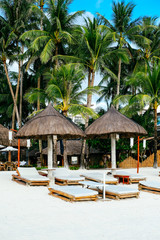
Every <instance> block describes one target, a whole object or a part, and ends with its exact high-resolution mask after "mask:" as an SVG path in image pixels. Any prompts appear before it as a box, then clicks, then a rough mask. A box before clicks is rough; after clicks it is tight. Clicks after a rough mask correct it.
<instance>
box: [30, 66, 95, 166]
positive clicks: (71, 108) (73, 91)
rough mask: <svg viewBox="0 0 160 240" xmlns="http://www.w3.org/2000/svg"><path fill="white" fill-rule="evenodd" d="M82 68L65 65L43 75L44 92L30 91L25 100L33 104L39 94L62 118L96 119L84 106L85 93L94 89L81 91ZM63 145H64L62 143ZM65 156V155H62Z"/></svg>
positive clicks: (91, 111)
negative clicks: (51, 103) (80, 117)
mask: <svg viewBox="0 0 160 240" xmlns="http://www.w3.org/2000/svg"><path fill="white" fill-rule="evenodd" d="M84 77H85V75H84V71H83V68H82V67H80V66H79V65H78V64H73V63H72V64H66V65H62V66H60V67H59V68H58V69H53V70H52V71H50V72H47V73H46V74H45V79H46V80H49V82H48V86H47V88H46V91H45V92H44V91H43V90H41V91H39V90H38V89H31V91H29V92H28V93H27V94H26V99H27V100H28V101H29V102H34V101H35V100H36V99H37V94H39V96H40V99H41V100H43V101H44V102H45V101H46V100H48V101H52V102H53V103H54V106H55V108H57V109H58V110H60V111H61V112H62V114H63V115H64V116H66V117H67V116H69V115H68V114H71V115H72V116H75V115H77V114H80V115H81V116H82V117H83V118H86V117H87V116H88V115H90V116H92V117H94V118H95V117H97V115H96V114H95V113H94V111H93V110H92V109H90V108H88V107H86V106H84V102H85V98H84V97H85V95H86V94H87V92H90V93H91V92H95V91H96V89H95V88H90V89H88V88H87V89H84V90H81V89H82V82H83V80H84ZM64 144H65V143H64ZM64 156H66V154H64ZM64 165H65V166H66V167H67V166H68V163H67V159H66V158H64Z"/></svg>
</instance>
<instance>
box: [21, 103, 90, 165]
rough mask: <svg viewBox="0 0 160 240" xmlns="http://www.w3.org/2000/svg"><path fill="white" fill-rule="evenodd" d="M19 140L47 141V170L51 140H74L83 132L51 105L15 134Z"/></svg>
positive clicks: (50, 154) (51, 153) (82, 135)
mask: <svg viewBox="0 0 160 240" xmlns="http://www.w3.org/2000/svg"><path fill="white" fill-rule="evenodd" d="M17 136H18V137H20V138H35V139H44V140H48V168H49V169H51V168H52V167H53V163H52V155H53V147H52V141H53V139H56V138H58V139H74V138H81V137H84V136H85V134H84V132H83V131H82V130H81V129H80V128H79V127H77V125H75V124H74V123H73V122H71V121H69V120H68V119H67V118H66V117H64V116H63V115H62V114H60V113H59V112H58V111H56V110H55V109H54V108H53V107H52V106H51V104H49V105H48V107H47V108H46V109H45V110H43V111H42V112H40V113H39V114H37V115H36V116H35V117H33V118H32V119H31V120H29V121H28V122H27V123H26V124H25V125H24V126H23V127H22V128H21V129H20V130H19V131H18V133H17Z"/></svg>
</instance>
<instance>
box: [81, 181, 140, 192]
mask: <svg viewBox="0 0 160 240" xmlns="http://www.w3.org/2000/svg"><path fill="white" fill-rule="evenodd" d="M82 184H86V186H89V187H90V188H92V189H95V190H96V189H99V190H101V191H103V186H102V183H95V182H93V181H85V182H82ZM105 191H106V192H111V193H115V194H129V193H138V192H139V191H138V190H136V189H133V188H130V187H127V186H120V185H109V184H105Z"/></svg>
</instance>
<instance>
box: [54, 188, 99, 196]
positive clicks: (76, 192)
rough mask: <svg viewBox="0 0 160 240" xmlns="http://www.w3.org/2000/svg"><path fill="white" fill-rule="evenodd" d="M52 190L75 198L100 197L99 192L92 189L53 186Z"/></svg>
mask: <svg viewBox="0 0 160 240" xmlns="http://www.w3.org/2000/svg"><path fill="white" fill-rule="evenodd" d="M50 188H52V189H54V190H56V191H61V192H64V193H66V194H69V195H72V196H73V197H86V196H88V197H89V196H93V195H98V192H97V191H93V190H90V189H86V188H82V187H81V186H80V187H79V186H59V185H53V186H51V187H50Z"/></svg>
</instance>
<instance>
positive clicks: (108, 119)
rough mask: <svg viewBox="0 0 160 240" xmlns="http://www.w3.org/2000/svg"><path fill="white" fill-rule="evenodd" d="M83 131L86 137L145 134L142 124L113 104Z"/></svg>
mask: <svg viewBox="0 0 160 240" xmlns="http://www.w3.org/2000/svg"><path fill="white" fill-rule="evenodd" d="M85 133H86V135H87V138H96V137H97V138H109V137H110V135H111V134H119V135H120V137H126V138H127V137H134V136H139V135H146V134H147V132H146V130H145V129H144V128H143V127H142V126H140V125H139V124H138V123H136V122H134V121H133V120H131V119H129V118H128V117H126V116H124V115H123V114H121V113H120V112H118V111H117V110H116V109H115V108H114V107H113V106H112V107H111V108H110V109H109V110H108V111H107V112H106V113H105V114H104V115H103V116H101V117H100V118H98V119H97V120H95V121H94V122H93V123H92V124H91V125H90V126H89V127H88V128H86V131H85Z"/></svg>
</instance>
